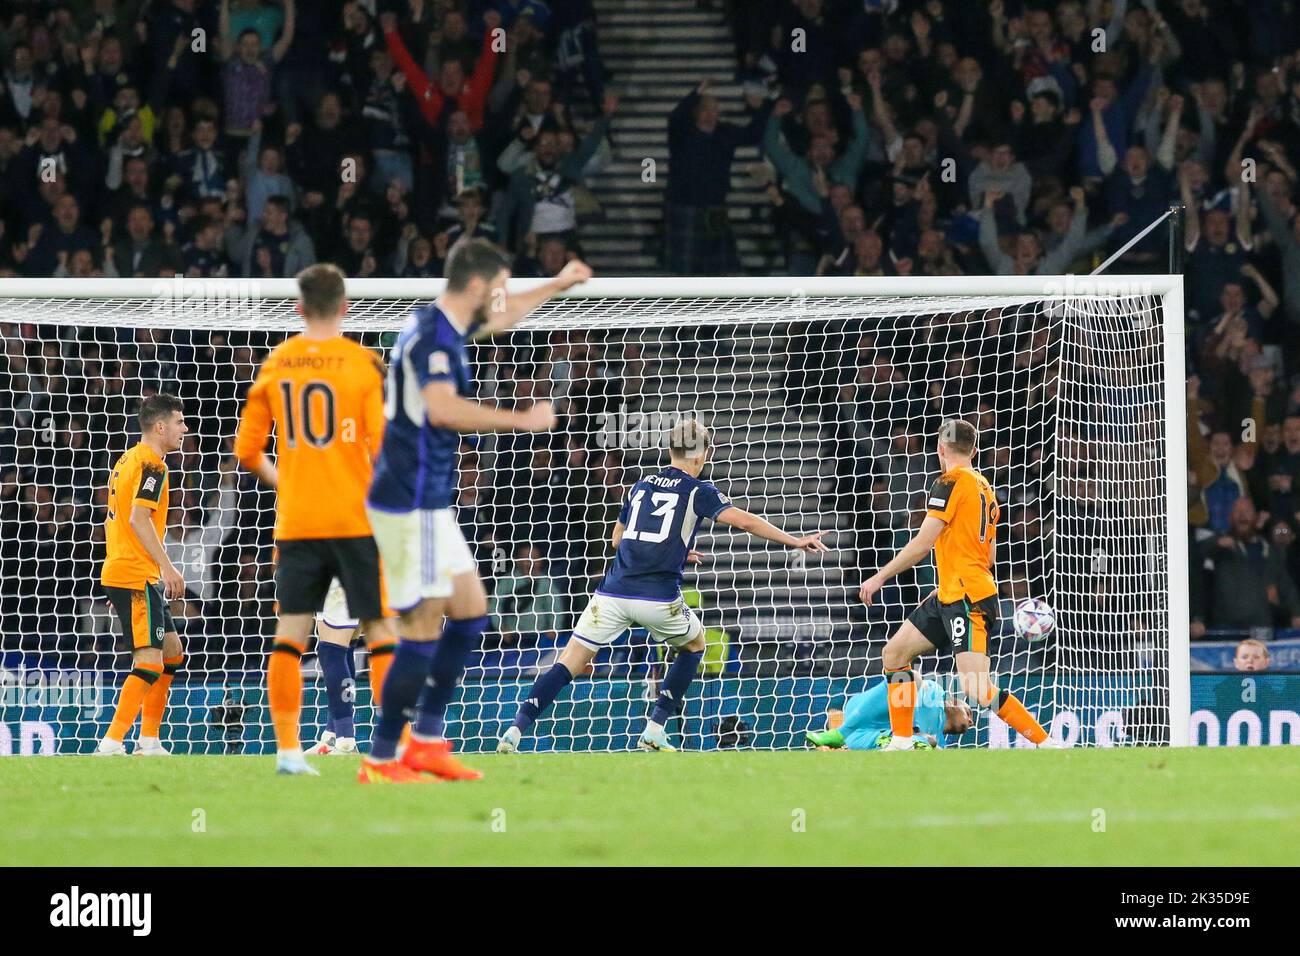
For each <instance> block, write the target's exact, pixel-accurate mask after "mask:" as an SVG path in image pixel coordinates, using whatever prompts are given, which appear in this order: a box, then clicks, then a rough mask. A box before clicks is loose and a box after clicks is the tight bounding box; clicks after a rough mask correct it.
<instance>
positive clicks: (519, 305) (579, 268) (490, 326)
mask: <svg viewBox="0 0 1300 956" xmlns="http://www.w3.org/2000/svg"><path fill="white" fill-rule="evenodd" d="M590 278H591V269H590V267H588V266H587V264H586V263H585V262H580V261H579V260H577V259H573V260H570V261H569V262H568V263H567V264H566V265H565V266H564V268H563V269H561V270H560V273H559V275H557V276H556V277H555V278H554V279H552V280H551V281H550V282H545V283H543V284H542V285H539V286H537V287H535V288H532V289H529V290H528V291H527V292H515V293H513V294H509V295H507V296H506V298H505V301H504V302H503V303H502V304H501V308H499V309H498V308H493V309H492V310H491V311H490V312H489V313H488V314H489V315H490V316H491V318H489V319H488V320H487V321H486V322H485V323H483V325H482V326H481V327H480V329H479V331H478V332H477V334H475V336H474V338H476V339H481V338H486V337H487V336H490V335H496V333H498V332H504V331H505V330H506V329H508V328H510V327H511V326H514V325H516V324H517V323H519V322H520V321H522V320H523V318H524V316H526V315H527V314H528V313H529V312H531V311H533V309H535V308H537V307H538V306H539V305H541V304H542V303H543V302H545V301H546V300H548V299H550V298H552V297H553V296H557V295H559V294H560V293H561V292H563V291H565V290H566V289H569V288H571V287H573V286H575V285H577V284H578V283H580V282H586V281H587V280H588V279H590ZM494 305H495V303H494Z"/></svg>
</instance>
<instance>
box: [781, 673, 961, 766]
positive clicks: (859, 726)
mask: <svg viewBox="0 0 1300 956" xmlns="http://www.w3.org/2000/svg"><path fill="white" fill-rule="evenodd" d="M915 719H916V738H915V741H916V743H915V744H914V746H915V747H917V748H918V749H921V750H928V749H930V748H931V747H942V746H943V735H944V734H964V733H965V732H966V731H968V730H970V728H971V725H972V724H974V723H975V718H974V715H973V714H972V713H971V709H970V705H969V704H967V703H966V702H965V701H964V700H959V699H957V698H955V697H949V696H948V695H947V694H946V693H944V689H943V688H942V687H940V686H939V685H938V684H937V683H936V682H935V681H932V680H923V681H921V692H920V694H918V695H917V701H916V717H915ZM891 736H892V734H891V732H890V729H889V682H888V681H883V680H882V681H880V682H879V683H877V684H876V686H875V687H872V688H870V689H869V690H865V691H863V692H862V693H861V694H854V695H853V696H852V697H850V698H849V700H848V703H846V704H845V705H844V723H843V724H842V725H840V726H839V727H835V728H832V729H830V730H824V731H821V732H817V731H812V730H810V731H808V733H807V734H806V737H807V740H808V743H810V744H812V745H813V746H814V747H829V748H831V749H839V748H841V747H847V748H848V749H849V750H876V749H878V748H879V747H883V746H885V745H886V744H888V743H889V741H890V738H891Z"/></svg>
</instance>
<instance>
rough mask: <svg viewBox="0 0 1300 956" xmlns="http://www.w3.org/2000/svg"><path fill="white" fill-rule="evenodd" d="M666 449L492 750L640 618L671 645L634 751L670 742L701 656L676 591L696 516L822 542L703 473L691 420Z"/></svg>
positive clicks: (818, 547)
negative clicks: (568, 626) (594, 583)
mask: <svg viewBox="0 0 1300 956" xmlns="http://www.w3.org/2000/svg"><path fill="white" fill-rule="evenodd" d="M668 455H669V459H670V461H669V466H668V467H667V468H665V469H664V470H663V471H660V472H657V473H656V474H653V475H646V476H645V477H644V478H642V479H641V480H640V481H638V482H637V483H636V484H634V485H633V486H632V489H631V490H630V491H629V492H628V494H627V498H626V499H624V501H623V508H622V510H621V511H620V512H619V515H618V520H617V521H616V522H615V523H614V531H613V534H612V536H611V538H610V543H611V544H612V545H613V547H614V562H613V564H611V565H610V568H609V570H608V571H607V572H606V573H605V577H604V579H603V580H602V581H601V582H600V586H599V587H598V588H596V593H595V594H594V595H592V598H591V602H590V603H589V604H588V605H587V609H586V610H585V611H583V613H582V617H581V618H579V620H578V626H577V627H576V628H574V630H573V637H571V638H570V639H569V643H568V646H567V647H565V649H564V651H563V652H562V653H561V654H560V657H559V660H558V661H557V662H556V663H555V664H554V665H553V666H552V667H551V669H550V670H548V671H547V672H546V673H545V674H542V675H541V676H540V677H538V678H537V680H536V681H535V682H534V683H533V686H532V689H531V690H530V691H529V692H528V696H527V697H526V698H525V699H524V702H523V703H522V704H520V705H519V711H518V713H517V714H515V719H514V723H512V724H511V725H510V726H509V727H508V728H506V731H505V733H503V734H502V735H501V741H500V743H498V744H497V751H498V752H500V753H514V752H515V751H516V750H518V749H519V741H520V738H521V737H522V735H523V733H524V731H526V730H527V729H528V728H529V727H531V726H532V725H533V722H534V721H535V720H537V717H538V715H539V714H540V713H541V712H542V711H544V710H545V709H546V708H547V707H549V706H550V705H551V703H552V701H554V700H555V698H556V697H557V696H558V695H559V693H560V691H562V690H563V689H564V688H565V687H566V686H567V685H568V684H569V682H570V681H572V680H573V678H574V676H575V675H577V674H581V673H583V672H584V671H585V670H586V669H587V666H588V665H589V664H590V663H591V662H592V661H593V660H594V659H595V657H596V654H597V653H598V652H599V651H600V649H601V648H602V647H606V646H608V645H609V644H612V643H613V642H614V641H615V640H616V639H617V638H618V637H619V636H620V635H621V634H622V633H623V632H624V631H626V630H627V629H628V628H629V627H644V628H646V629H647V630H648V631H649V632H650V636H651V637H653V638H654V639H655V640H657V641H660V642H662V643H664V644H667V645H669V646H670V647H673V648H675V649H676V651H677V653H676V655H675V656H674V657H673V662H672V665H671V666H670V667H669V668H668V673H667V674H666V675H665V676H664V680H663V685H662V687H661V689H660V692H659V698H658V700H656V701H655V705H654V709H653V710H652V711H651V713H650V719H649V720H648V721H647V722H646V727H645V730H644V731H643V732H642V734H641V738H640V739H639V740H638V741H637V747H638V748H639V749H641V750H675V749H676V748H675V747H673V746H672V745H671V744H670V743H669V741H668V733H667V731H666V730H665V729H664V725H665V724H666V723H667V721H668V719H669V718H670V717H672V716H673V715H674V714H678V713H681V710H682V706H683V704H684V703H685V701H686V692H687V690H688V689H689V688H690V686H691V682H692V681H693V680H694V679H695V672H696V670H698V669H699V666H700V661H701V659H702V658H703V657H704V647H705V643H704V625H702V624H701V623H700V620H699V618H697V617H696V616H695V612H694V611H692V610H691V609H690V608H688V607H687V606H686V602H685V601H683V600H682V572H683V571H684V570H685V569H686V565H687V564H699V563H700V562H701V561H702V558H701V556H700V554H699V553H698V552H697V551H695V550H694V544H695V536H696V534H698V533H699V530H700V525H701V523H703V522H705V521H716V522H718V523H719V524H725V525H730V526H731V527H733V528H739V529H740V530H742V531H748V532H749V533H750V534H753V535H757V536H758V537H760V538H766V539H767V540H768V541H776V542H778V543H779V544H783V545H785V546H786V547H787V548H798V549H800V550H801V551H808V552H815V551H826V550H829V549H828V548H827V547H826V545H824V544H822V542H821V537H822V532H820V531H818V532H816V533H815V534H810V535H808V536H806V537H803V538H796V537H793V536H792V535H788V534H786V533H785V532H784V531H782V530H781V529H780V528H777V527H776V526H774V525H772V524H770V523H768V522H767V521H765V520H763V519H762V518H760V517H759V516H758V515H753V514H750V513H749V512H747V511H744V510H743V509H741V508H737V507H736V506H735V505H733V504H732V503H731V501H730V500H729V499H728V498H727V496H726V495H724V494H723V493H722V492H720V491H719V490H718V489H717V488H716V487H714V486H713V485H712V484H710V483H709V482H707V481H701V480H700V472H701V471H703V470H704V466H705V464H706V462H707V461H708V458H709V431H708V429H707V428H705V427H704V426H703V425H702V424H700V423H699V422H697V421H695V420H694V419H687V420H685V421H682V422H679V423H678V424H677V425H675V426H674V427H673V429H672V431H670V432H669V433H668Z"/></svg>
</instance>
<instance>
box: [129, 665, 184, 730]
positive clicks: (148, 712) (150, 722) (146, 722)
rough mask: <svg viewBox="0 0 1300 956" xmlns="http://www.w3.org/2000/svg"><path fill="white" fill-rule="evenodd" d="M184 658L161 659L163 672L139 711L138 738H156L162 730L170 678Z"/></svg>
mask: <svg viewBox="0 0 1300 956" xmlns="http://www.w3.org/2000/svg"><path fill="white" fill-rule="evenodd" d="M183 660H185V658H184V656H182V655H177V656H176V657H166V658H163V670H162V674H161V675H160V676H159V678H158V679H157V680H156V681H154V682H153V686H152V687H150V688H149V693H147V694H145V695H144V707H143V708H142V710H141V714H142V716H141V718H140V736H141V737H157V736H158V734H159V732H160V731H161V730H162V719H163V712H164V711H165V710H166V709H167V695H168V694H169V693H170V692H171V689H172V678H173V677H175V676H176V671H177V669H178V668H179V667H180V666H181V661H183Z"/></svg>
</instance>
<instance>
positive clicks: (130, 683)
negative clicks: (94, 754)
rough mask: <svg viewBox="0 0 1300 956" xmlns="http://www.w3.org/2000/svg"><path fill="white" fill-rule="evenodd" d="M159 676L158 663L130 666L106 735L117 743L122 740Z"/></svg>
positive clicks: (160, 670)
mask: <svg viewBox="0 0 1300 956" xmlns="http://www.w3.org/2000/svg"><path fill="white" fill-rule="evenodd" d="M160 676H162V665H160V664H136V665H135V666H134V667H132V668H131V673H130V674H128V675H127V678H126V681H125V682H124V683H123V684H122V690H121V691H120V692H119V693H118V695H117V710H116V711H115V712H114V713H113V722H112V723H111V724H109V725H108V733H107V734H106V736H107V737H109V738H110V739H112V740H116V741H117V742H118V743H121V742H122V739H123V738H124V737H126V732H127V731H128V730H130V729H131V725H132V724H134V723H135V718H136V716H137V715H138V714H139V713H140V706H141V704H143V703H144V698H145V695H146V694H148V693H149V689H150V688H151V687H152V686H153V685H154V684H155V683H156V682H157V681H158V678H159V677H160Z"/></svg>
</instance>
